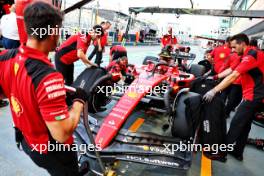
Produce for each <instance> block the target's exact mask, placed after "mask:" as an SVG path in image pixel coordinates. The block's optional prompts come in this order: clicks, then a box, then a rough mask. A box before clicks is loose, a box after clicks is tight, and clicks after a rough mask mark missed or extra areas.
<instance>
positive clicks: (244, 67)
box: [204, 34, 264, 160]
mask: <svg viewBox="0 0 264 176" xmlns="http://www.w3.org/2000/svg"><path fill="white" fill-rule="evenodd" d="M230 41H231V43H232V46H233V47H234V48H235V51H236V52H237V54H238V55H240V56H242V58H241V62H240V63H239V65H238V66H237V67H236V68H235V69H234V71H233V72H232V73H231V74H230V75H229V76H227V77H226V78H225V79H224V80H223V81H222V82H221V83H220V84H218V85H217V86H216V87H214V88H213V89H212V90H210V91H208V92H207V93H206V94H205V95H204V99H205V100H206V101H211V100H212V99H213V97H214V96H215V95H216V93H218V92H220V91H222V90H224V89H225V88H227V87H228V86H229V85H231V84H232V83H233V82H234V81H235V80H236V79H238V78H239V77H241V84H242V90H243V100H242V102H241V103H240V105H239V106H238V109H237V111H236V113H235V116H234V117H233V119H232V121H231V125H230V128H229V131H228V134H227V144H235V146H234V151H233V152H231V153H230V154H231V155H232V156H234V157H235V158H236V159H238V160H243V152H244V148H245V145H246V143H247V138H248V134H249V132H250V129H251V123H252V121H253V119H254V115H255V113H256V111H257V109H258V108H259V107H260V106H261V105H262V104H263V103H264V101H263V100H264V56H263V54H262V52H260V51H257V50H254V49H251V48H250V47H249V39H248V37H247V35H245V34H237V35H235V36H233V37H232V38H231V39H230Z"/></svg>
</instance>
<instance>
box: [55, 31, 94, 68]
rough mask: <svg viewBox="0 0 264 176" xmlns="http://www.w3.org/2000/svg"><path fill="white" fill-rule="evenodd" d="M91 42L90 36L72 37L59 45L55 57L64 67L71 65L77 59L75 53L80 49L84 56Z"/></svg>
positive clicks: (78, 35) (79, 35)
mask: <svg viewBox="0 0 264 176" xmlns="http://www.w3.org/2000/svg"><path fill="white" fill-rule="evenodd" d="M91 40H92V38H91V36H90V35H82V34H80V33H78V34H77V35H73V36H71V37H70V38H68V39H67V40H66V41H65V42H63V43H62V44H61V46H60V47H59V48H58V50H57V52H56V55H57V56H58V57H59V58H60V61H61V62H62V63H64V64H66V65H70V64H73V63H74V62H75V61H77V60H78V59H79V58H78V56H77V51H78V50H79V49H81V50H83V52H84V54H86V52H87V50H88V48H89V46H90V43H91Z"/></svg>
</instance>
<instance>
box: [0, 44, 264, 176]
mask: <svg viewBox="0 0 264 176" xmlns="http://www.w3.org/2000/svg"><path fill="white" fill-rule="evenodd" d="M91 49H92V48H91ZM127 49H128V57H129V61H130V63H134V64H141V63H142V61H143V59H144V57H145V56H147V55H153V56H155V55H157V54H158V53H159V51H160V47H158V46H155V47H151V46H150V47H127ZM191 52H193V53H196V54H197V59H196V61H195V62H197V61H199V60H200V59H201V58H202V55H203V50H202V49H199V48H198V47H192V51H191ZM88 53H90V52H88ZM106 53H109V48H107V49H106ZM103 60H104V63H103V66H104V65H106V64H107V60H108V55H107V54H105V56H104V58H103ZM83 69H84V67H83V65H82V63H80V62H77V63H76V65H75V75H76V76H77V75H78V73H80V72H81V71H82V70H83ZM134 118H135V119H137V118H143V119H144V123H143V125H141V126H140V127H139V128H138V129H137V130H139V131H141V130H144V131H145V130H151V131H155V132H157V133H161V132H162V130H161V127H162V125H163V124H164V123H165V122H166V118H162V116H159V115H153V116H152V117H150V116H142V115H141V114H135V115H134ZM228 122H230V120H228ZM0 124H1V128H0V176H11V175H12V176H47V175H48V174H47V172H46V171H44V170H43V169H41V168H38V167H37V166H36V165H35V164H34V163H33V162H32V161H31V160H30V159H29V158H28V157H27V156H26V155H25V154H24V153H23V152H20V151H19V150H18V149H17V147H16V144H15V140H14V131H13V128H12V119H11V113H10V110H9V107H5V108H1V109H0ZM250 137H254V138H255V137H258V138H264V129H261V128H259V127H256V126H255V125H252V130H251V132H250ZM263 158H264V152H263V151H259V150H257V149H255V148H252V147H246V149H245V154H244V161H243V162H238V161H236V160H234V159H233V158H232V157H230V156H228V161H227V162H226V163H219V162H215V161H213V162H212V173H211V174H212V175H214V176H222V175H226V176H231V175H232V176H233V175H234V176H236V175H239V176H248V175H252V176H262V175H263V161H264V159H263ZM119 168H120V169H119V173H120V175H124V176H161V175H162V176H178V175H179V176H182V175H190V176H199V175H201V171H202V170H201V168H203V170H204V172H203V173H204V175H206V174H210V173H209V172H208V168H207V167H206V166H203V167H202V165H201V154H200V153H197V154H195V155H194V157H193V164H192V167H191V169H190V170H189V171H188V172H182V171H177V170H173V169H164V168H161V167H152V166H151V167H149V166H148V167H147V166H144V165H140V164H134V163H126V162H123V163H121V165H120V167H119ZM208 176H209V175H208Z"/></svg>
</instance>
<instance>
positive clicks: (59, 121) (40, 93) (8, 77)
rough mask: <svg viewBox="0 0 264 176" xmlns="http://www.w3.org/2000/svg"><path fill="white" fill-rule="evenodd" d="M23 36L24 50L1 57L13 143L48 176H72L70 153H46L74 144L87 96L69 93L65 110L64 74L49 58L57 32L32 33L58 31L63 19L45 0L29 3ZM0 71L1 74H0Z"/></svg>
mask: <svg viewBox="0 0 264 176" xmlns="http://www.w3.org/2000/svg"><path fill="white" fill-rule="evenodd" d="M24 17H25V24H26V29H27V33H28V41H27V43H26V46H21V47H20V48H19V49H15V50H6V51H4V52H3V53H1V54H0V70H1V72H0V87H2V89H3V92H4V94H5V95H6V96H7V98H8V99H9V100H10V104H11V111H12V116H13V121H14V124H15V127H16V128H17V130H16V131H17V133H16V134H17V137H18V138H17V143H18V144H19V143H22V147H23V150H24V151H25V153H26V154H27V155H29V156H30V158H31V159H32V160H33V161H34V162H35V163H36V164H37V165H38V166H40V167H43V168H45V169H46V170H47V171H48V172H49V173H50V174H51V175H60V176H61V175H62V176H63V175H77V174H78V164H77V158H76V152H74V151H67V150H66V151H48V150H47V148H48V144H49V143H53V144H56V143H57V142H59V143H64V144H69V146H68V148H70V145H71V144H72V143H73V138H72V133H73V131H74V129H75V128H76V126H77V124H78V122H79V119H80V113H81V111H82V109H83V104H84V101H85V99H86V98H87V97H86V94H85V93H84V92H83V91H82V90H79V89H78V91H77V93H76V94H75V95H74V99H75V101H74V104H73V107H72V109H71V110H70V111H68V107H67V106H66V102H65V98H66V96H65V95H66V91H65V88H64V79H63V76H62V75H61V74H60V73H58V72H57V71H56V70H55V69H54V68H53V65H52V64H51V63H50V61H49V59H48V54H49V52H50V51H53V50H54V49H55V48H56V46H57V43H58V39H59V35H58V34H51V35H49V34H46V35H43V36H41V35H40V34H35V33H34V32H33V30H34V29H37V28H46V29H47V28H48V26H49V27H51V28H53V29H58V27H60V26H61V24H62V20H63V15H62V14H61V13H60V11H58V10H56V9H55V8H53V7H52V6H50V5H49V4H47V3H44V2H36V3H33V4H31V5H29V6H28V7H27V8H26V9H25V11H24ZM2 70H3V71H2Z"/></svg>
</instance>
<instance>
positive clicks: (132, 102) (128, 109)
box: [95, 63, 194, 149]
mask: <svg viewBox="0 0 264 176" xmlns="http://www.w3.org/2000/svg"><path fill="white" fill-rule="evenodd" d="M153 67H154V65H153V64H151V63H149V64H148V65H146V66H145V65H144V66H142V67H141V68H140V71H139V73H140V74H139V75H135V76H136V79H135V80H134V81H133V82H132V84H131V85H130V86H129V88H128V90H127V91H126V92H125V94H124V95H123V96H122V97H121V99H120V100H119V101H118V102H117V104H116V105H115V106H114V108H113V109H112V111H111V112H110V113H109V114H108V116H107V117H106V118H105V119H104V122H103V124H102V126H101V128H100V130H99V131H98V133H97V136H96V138H95V143H96V144H97V145H100V147H101V149H104V148H105V147H107V146H108V145H109V143H110V142H111V141H112V140H113V138H114V137H115V136H116V134H117V133H118V131H119V130H120V128H121V127H122V125H123V124H124V123H125V121H126V119H127V118H128V117H129V115H130V114H131V113H132V111H133V110H134V109H135V107H136V106H137V104H138V103H139V102H140V100H141V99H142V98H143V97H144V96H145V95H146V94H147V93H148V92H149V91H150V90H151V89H152V88H154V87H155V86H157V85H159V84H160V83H161V82H162V81H163V80H167V81H168V82H169V83H170V86H171V87H172V88H173V92H174V93H177V92H178V91H179V88H180V86H179V85H178V82H179V81H183V82H185V83H186V84H185V86H183V87H187V86H189V83H190V82H191V81H192V80H194V76H193V75H191V74H187V73H183V72H181V71H179V70H178V68H177V66H175V67H168V66H158V68H157V71H156V72H155V74H153V73H152V69H153ZM133 73H136V74H138V72H137V71H136V70H133ZM180 75H185V78H182V77H181V76H180ZM187 76H188V78H187Z"/></svg>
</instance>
